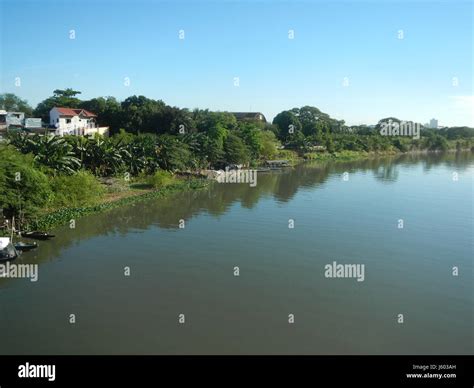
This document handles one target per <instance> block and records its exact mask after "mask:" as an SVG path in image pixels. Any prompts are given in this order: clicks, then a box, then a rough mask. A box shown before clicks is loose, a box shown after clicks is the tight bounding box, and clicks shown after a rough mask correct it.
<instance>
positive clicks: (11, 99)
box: [0, 93, 33, 117]
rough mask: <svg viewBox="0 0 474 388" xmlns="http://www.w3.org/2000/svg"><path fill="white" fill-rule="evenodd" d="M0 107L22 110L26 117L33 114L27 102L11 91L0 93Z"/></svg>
mask: <svg viewBox="0 0 474 388" xmlns="http://www.w3.org/2000/svg"><path fill="white" fill-rule="evenodd" d="M0 108H1V109H4V110H6V111H9V112H23V113H24V114H25V116H27V117H30V116H31V115H32V114H33V108H32V107H31V106H30V105H29V104H28V102H27V101H26V100H22V99H21V98H20V97H18V96H16V95H15V94H13V93H4V94H0Z"/></svg>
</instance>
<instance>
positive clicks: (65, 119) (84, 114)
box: [49, 107, 109, 136]
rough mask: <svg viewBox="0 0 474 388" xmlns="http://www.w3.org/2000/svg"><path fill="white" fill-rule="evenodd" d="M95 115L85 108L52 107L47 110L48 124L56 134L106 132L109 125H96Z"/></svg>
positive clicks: (84, 134) (82, 134)
mask: <svg viewBox="0 0 474 388" xmlns="http://www.w3.org/2000/svg"><path fill="white" fill-rule="evenodd" d="M96 117H97V116H96V115H95V114H94V113H92V112H89V111H88V110H85V109H72V108H61V107H54V108H53V109H51V111H50V112H49V124H50V127H52V128H55V134H56V135H58V136H64V135H77V136H86V135H93V134H95V133H99V134H101V135H105V134H107V133H108V130H109V127H99V126H97V124H96Z"/></svg>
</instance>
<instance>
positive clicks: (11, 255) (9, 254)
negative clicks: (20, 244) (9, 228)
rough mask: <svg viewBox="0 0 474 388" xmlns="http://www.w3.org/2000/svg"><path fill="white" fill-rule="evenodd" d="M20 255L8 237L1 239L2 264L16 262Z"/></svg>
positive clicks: (0, 256)
mask: <svg viewBox="0 0 474 388" xmlns="http://www.w3.org/2000/svg"><path fill="white" fill-rule="evenodd" d="M19 255H20V253H19V252H18V251H17V250H16V249H15V247H14V246H13V244H12V242H11V240H10V239H9V238H8V237H0V262H2V261H10V260H15V259H16V258H17V257H18V256H19Z"/></svg>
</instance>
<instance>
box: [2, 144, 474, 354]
mask: <svg viewBox="0 0 474 388" xmlns="http://www.w3.org/2000/svg"><path fill="white" fill-rule="evenodd" d="M473 172H474V158H473V154H471V153H457V154H455V153H450V154H446V155H442V154H431V155H402V156H397V157H390V158H379V159H370V160H364V161H357V162H344V163H342V162H338V163H326V164H317V163H311V162H308V163H303V164H301V165H298V166H296V167H295V168H291V169H285V170H283V171H274V172H270V173H259V175H258V180H257V185H256V187H250V186H249V185H248V184H232V183H227V184H224V183H213V184H211V185H210V186H209V187H208V188H206V189H203V190H199V191H192V192H184V193H179V194H175V195H173V196H171V197H168V198H166V199H153V200H148V201H144V202H140V203H137V204H134V205H130V206H127V207H122V208H118V209H114V210H111V211H108V212H106V213H102V214H97V215H93V216H88V217H84V218H81V219H78V220H77V221H76V225H75V228H74V229H71V228H69V226H64V227H60V228H57V229H56V230H54V231H52V232H53V233H55V234H56V235H57V237H55V238H54V239H52V240H51V241H47V242H40V246H39V248H38V249H37V250H36V251H34V252H30V253H27V254H24V255H23V256H22V258H21V259H19V260H17V261H16V263H17V264H20V263H25V264H38V265H39V268H38V271H39V272H38V281H36V282H33V281H31V280H30V279H5V278H4V279H0V330H1V333H2V339H1V341H0V353H1V354H437V353H443V354H469V353H472V352H473V331H472V327H473V271H472V269H473V268H472V267H473V230H474V228H473V198H474V196H473ZM345 173H346V174H345ZM400 220H403V221H402V223H403V228H401V221H400ZM180 225H181V226H184V228H180ZM290 226H293V228H291V227H290ZM334 262H336V263H337V264H358V265H363V266H364V277H363V279H362V278H359V280H361V281H358V279H357V278H354V277H352V278H350V277H349V278H348V277H346V278H334V277H333V278H330V277H327V276H326V275H327V273H326V268H327V267H326V266H327V265H332V263H334ZM236 267H238V268H236ZM453 267H456V268H457V272H456V269H453ZM454 273H456V274H454ZM237 274H238V276H236V275H237ZM456 275H457V276H456ZM71 314H74V319H75V322H74V323H71V321H72V316H71ZM181 314H183V315H181ZM400 314H403V317H402V319H403V321H401V315H400ZM180 318H181V322H180ZM183 320H184V323H183ZM290 322H292V323H290Z"/></svg>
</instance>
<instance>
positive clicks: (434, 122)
mask: <svg viewBox="0 0 474 388" xmlns="http://www.w3.org/2000/svg"><path fill="white" fill-rule="evenodd" d="M430 128H434V129H437V128H438V120H436V119H431V120H430Z"/></svg>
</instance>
